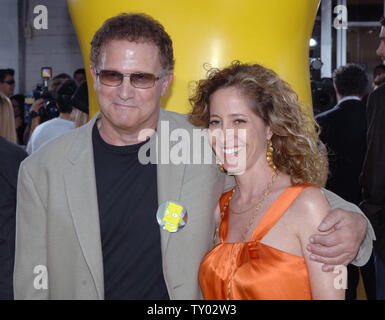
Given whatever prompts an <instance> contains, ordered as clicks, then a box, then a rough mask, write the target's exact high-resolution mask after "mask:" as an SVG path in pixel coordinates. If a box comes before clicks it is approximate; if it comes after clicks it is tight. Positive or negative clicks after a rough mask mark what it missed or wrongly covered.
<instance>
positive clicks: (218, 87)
mask: <svg viewBox="0 0 385 320" xmlns="http://www.w3.org/2000/svg"><path fill="white" fill-rule="evenodd" d="M190 101H191V103H192V106H193V111H192V113H191V114H190V120H191V121H192V122H193V123H194V124H196V125H201V126H202V125H203V126H206V127H208V128H209V133H210V138H211V139H210V140H211V144H212V147H213V149H214V151H215V154H216V156H217V158H218V160H219V163H220V166H221V167H222V169H223V170H226V171H227V173H228V174H231V175H234V176H235V179H236V183H237V185H236V187H235V188H233V189H232V190H230V191H228V192H227V193H225V194H223V195H222V197H221V199H220V202H219V205H218V208H217V213H216V214H217V215H218V216H220V218H221V221H220V226H219V228H218V235H217V242H219V243H218V244H217V245H216V246H215V247H214V248H213V249H212V250H211V251H210V252H209V253H207V255H206V256H205V257H204V259H203V261H202V263H201V266H200V270H199V283H200V286H201V289H202V293H203V296H204V298H205V299H264V300H265V299H301V300H302V299H344V297H345V291H344V289H343V288H341V287H343V286H341V283H340V282H339V280H338V277H339V275H338V274H336V273H331V272H329V273H327V272H323V271H322V270H321V266H322V264H321V263H319V262H315V261H313V260H311V258H310V253H309V252H308V251H307V250H306V246H307V243H308V238H309V236H310V235H312V234H314V233H315V232H317V227H318V225H319V224H320V223H321V221H322V220H323V218H324V217H325V216H326V215H327V213H328V212H329V209H330V207H329V203H328V201H327V200H326V198H325V196H324V195H323V193H322V190H321V189H320V187H321V186H323V185H324V183H325V181H326V177H327V173H328V169H327V168H328V164H327V155H326V154H325V152H324V149H323V148H321V147H320V146H321V144H320V142H319V139H318V132H317V130H316V127H315V123H314V120H313V118H312V117H311V116H309V115H306V114H305V113H304V112H303V111H301V108H300V104H299V102H298V98H297V95H296V94H295V93H294V92H293V91H292V89H291V88H290V87H289V85H288V84H287V83H285V82H284V81H282V80H281V79H280V78H279V77H278V76H277V74H275V73H274V72H273V71H272V70H269V69H267V68H264V67H262V66H260V65H257V64H254V65H248V64H241V63H239V62H234V63H233V64H232V65H231V66H229V67H228V68H225V69H223V70H218V69H213V70H211V71H210V72H209V74H208V78H207V79H205V80H201V81H199V82H198V86H197V90H196V93H195V94H194V96H193V97H192V98H191V99H190ZM344 275H345V276H346V272H345V273H344Z"/></svg>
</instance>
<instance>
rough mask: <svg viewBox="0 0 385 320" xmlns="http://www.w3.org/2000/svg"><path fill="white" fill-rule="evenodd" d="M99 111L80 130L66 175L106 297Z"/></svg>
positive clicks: (79, 228)
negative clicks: (95, 133)
mask: <svg viewBox="0 0 385 320" xmlns="http://www.w3.org/2000/svg"><path fill="white" fill-rule="evenodd" d="M98 117H99V114H96V115H95V116H94V118H93V119H92V120H91V121H90V122H89V123H88V124H87V125H86V126H84V127H83V128H82V129H83V131H81V130H79V135H78V138H79V139H78V140H76V141H75V143H74V144H73V146H72V148H71V150H70V152H69V154H68V160H69V161H70V162H71V164H72V168H71V169H72V170H70V172H69V173H68V174H67V175H65V177H64V179H65V187H66V194H67V198H68V204H69V207H70V211H71V214H72V218H73V221H74V225H75V230H76V234H77V236H78V239H79V242H80V246H81V249H82V251H83V255H84V257H85V260H86V262H87V264H88V267H89V269H90V271H91V274H92V277H93V279H94V282H95V286H96V289H97V293H98V296H99V299H103V298H104V280H103V255H102V248H101V237H100V225H99V207H98V201H97V192H96V181H95V166H94V155H93V147H92V128H93V126H94V124H95V122H96V120H97V119H98Z"/></svg>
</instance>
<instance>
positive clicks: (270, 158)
mask: <svg viewBox="0 0 385 320" xmlns="http://www.w3.org/2000/svg"><path fill="white" fill-rule="evenodd" d="M273 152H274V148H273V143H272V142H271V140H269V141H268V142H267V151H266V161H267V163H268V164H269V166H270V167H271V168H272V169H273V170H274V171H275V170H277V167H276V166H275V164H274V162H273Z"/></svg>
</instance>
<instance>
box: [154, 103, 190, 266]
mask: <svg viewBox="0 0 385 320" xmlns="http://www.w3.org/2000/svg"><path fill="white" fill-rule="evenodd" d="M162 121H163V125H162V123H161V122H162ZM174 129H177V124H175V123H174V122H173V121H172V119H170V118H169V117H167V111H165V110H163V109H161V110H160V114H159V121H158V129H157V139H156V140H157V141H156V142H157V144H158V147H157V161H158V165H157V178H158V181H157V183H158V204H159V205H161V204H162V203H163V202H165V201H167V200H174V201H178V200H179V199H180V192H181V189H182V182H183V174H184V170H185V164H179V165H175V164H173V163H172V162H171V159H169V163H163V162H162V161H161V160H162V153H163V157H164V158H166V159H167V158H169V155H170V150H171V149H172V148H173V146H174V145H175V144H176V143H177V141H176V142H171V141H170V138H169V137H170V133H171V132H172V130H174ZM166 141H167V142H166ZM166 153H168V156H166ZM182 204H183V203H182ZM169 238H170V232H168V231H165V230H163V229H161V243H162V256H163V261H164V260H165V259H164V257H165V256H166V249H167V244H168V241H169Z"/></svg>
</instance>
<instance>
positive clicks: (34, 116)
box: [24, 73, 72, 145]
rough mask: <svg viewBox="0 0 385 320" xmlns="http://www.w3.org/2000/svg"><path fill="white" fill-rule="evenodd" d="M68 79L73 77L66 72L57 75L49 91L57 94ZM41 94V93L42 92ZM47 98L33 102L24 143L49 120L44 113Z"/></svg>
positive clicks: (38, 98)
mask: <svg viewBox="0 0 385 320" xmlns="http://www.w3.org/2000/svg"><path fill="white" fill-rule="evenodd" d="M66 80H72V78H71V77H70V76H69V75H68V74H66V73H60V74H58V75H57V76H55V77H54V78H53V79H52V80H51V83H50V85H49V90H48V91H49V92H51V93H52V95H53V96H55V95H56V91H57V90H58V88H59V87H60V86H61V85H62V84H63V83H64V82H65V81H66ZM40 96H41V94H40ZM45 104H46V100H45V99H44V98H41V97H37V98H35V102H34V103H33V104H32V106H31V108H30V110H29V116H30V119H31V121H30V122H29V123H28V125H27V127H26V129H25V132H24V143H25V144H26V145H27V144H28V142H29V139H30V138H31V135H32V132H33V131H34V130H35V128H36V127H37V126H38V125H40V124H42V123H43V122H45V121H47V120H49V119H47V118H46V117H45V116H44V115H43V114H45V113H46V112H43V110H44V108H45Z"/></svg>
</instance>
